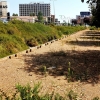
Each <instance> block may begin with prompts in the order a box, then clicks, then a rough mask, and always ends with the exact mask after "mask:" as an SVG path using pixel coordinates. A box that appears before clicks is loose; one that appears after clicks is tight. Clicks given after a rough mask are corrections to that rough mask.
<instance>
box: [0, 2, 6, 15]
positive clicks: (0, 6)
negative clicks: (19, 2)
mask: <svg viewBox="0 0 100 100" xmlns="http://www.w3.org/2000/svg"><path fill="white" fill-rule="evenodd" d="M6 16H7V1H0V17H6Z"/></svg>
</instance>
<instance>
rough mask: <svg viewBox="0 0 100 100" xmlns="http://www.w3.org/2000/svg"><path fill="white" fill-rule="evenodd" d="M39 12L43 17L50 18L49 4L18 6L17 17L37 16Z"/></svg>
mask: <svg viewBox="0 0 100 100" xmlns="http://www.w3.org/2000/svg"><path fill="white" fill-rule="evenodd" d="M39 11H41V13H42V14H43V16H45V17H48V16H50V3H29V4H19V16H30V14H35V15H38V12H39Z"/></svg>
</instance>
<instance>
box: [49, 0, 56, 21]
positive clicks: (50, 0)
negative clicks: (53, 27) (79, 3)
mask: <svg viewBox="0 0 100 100" xmlns="http://www.w3.org/2000/svg"><path fill="white" fill-rule="evenodd" d="M50 1H53V10H54V16H55V4H54V1H56V0H50ZM54 23H55V17H54Z"/></svg>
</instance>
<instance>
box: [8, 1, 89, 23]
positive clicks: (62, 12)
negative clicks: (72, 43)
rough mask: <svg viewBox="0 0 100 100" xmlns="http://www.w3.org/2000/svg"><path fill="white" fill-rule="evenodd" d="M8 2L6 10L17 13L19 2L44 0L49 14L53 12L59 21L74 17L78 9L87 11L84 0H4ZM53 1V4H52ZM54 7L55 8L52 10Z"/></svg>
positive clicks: (78, 12) (78, 11)
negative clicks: (48, 8) (49, 11)
mask: <svg viewBox="0 0 100 100" xmlns="http://www.w3.org/2000/svg"><path fill="white" fill-rule="evenodd" d="M6 1H7V3H8V11H9V12H10V13H11V15H12V13H17V14H19V4H24V3H30V2H44V3H50V4H51V14H54V11H55V15H56V18H58V19H59V20H60V21H63V20H66V21H67V20H68V19H72V18H76V15H79V14H80V11H89V8H88V4H86V0H85V2H84V3H82V2H81V0H16V1H15V0H6ZM53 1H54V6H53ZM54 8H55V10H54Z"/></svg>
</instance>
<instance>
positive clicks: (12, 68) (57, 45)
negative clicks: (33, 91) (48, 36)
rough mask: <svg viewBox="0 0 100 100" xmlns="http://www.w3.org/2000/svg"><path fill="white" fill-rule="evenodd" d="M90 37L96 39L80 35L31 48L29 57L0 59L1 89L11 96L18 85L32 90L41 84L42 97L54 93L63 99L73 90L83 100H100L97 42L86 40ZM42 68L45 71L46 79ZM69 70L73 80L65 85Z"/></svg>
mask: <svg viewBox="0 0 100 100" xmlns="http://www.w3.org/2000/svg"><path fill="white" fill-rule="evenodd" d="M87 34H88V35H87ZM89 34H90V35H95V34H94V33H93V32H89V31H88V30H84V31H80V32H77V33H74V34H72V35H70V36H67V37H66V38H63V39H61V40H58V41H54V42H53V43H51V42H48V45H45V44H43V45H42V46H41V48H38V47H33V48H30V49H28V53H26V51H23V52H20V53H18V54H17V57H15V55H11V58H9V57H5V58H2V59H0V89H2V90H3V91H4V92H7V93H8V95H11V93H12V92H14V91H15V85H16V84H18V83H19V84H21V85H26V84H27V83H29V84H30V85H31V86H34V83H37V82H42V86H43V90H42V92H43V93H45V92H48V93H50V92H51V91H56V92H59V93H60V94H61V95H63V94H64V93H65V92H66V91H67V92H68V91H70V90H71V89H72V90H73V91H75V92H76V93H78V95H79V97H80V98H82V100H91V99H92V98H93V97H96V96H98V97H100V45H99V44H100V43H99V39H96V38H88V37H87V38H86V36H90V35H89ZM98 35H99V32H98ZM98 35H95V36H98ZM84 37H85V38H84ZM69 64H70V65H69ZM43 66H46V67H47V72H48V73H46V77H45V75H44V74H43V69H42V68H43ZM69 66H70V67H71V68H72V70H73V71H74V72H75V75H76V76H75V77H73V79H72V81H73V82H69V83H68V80H67V77H66V75H67V72H68V67H69ZM79 76H80V77H81V80H79V78H80V77H79ZM77 77H78V78H77ZM82 94H84V95H82Z"/></svg>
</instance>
